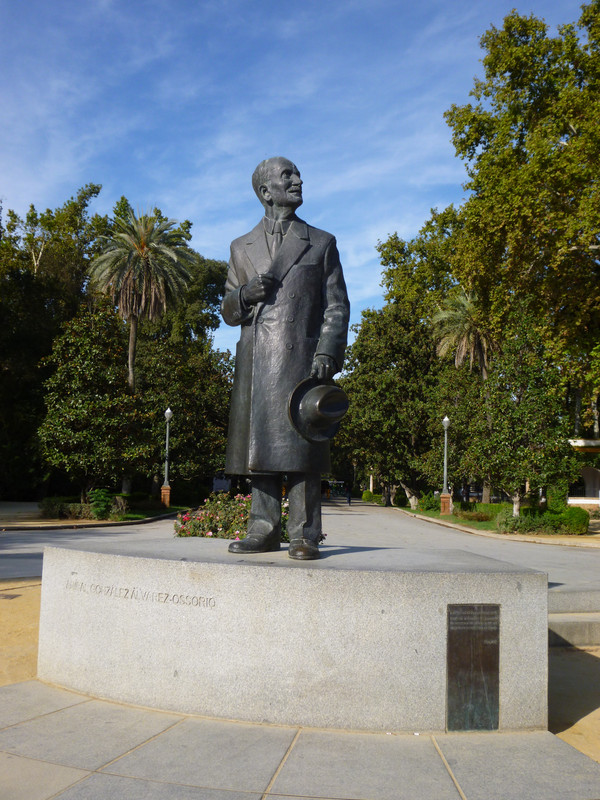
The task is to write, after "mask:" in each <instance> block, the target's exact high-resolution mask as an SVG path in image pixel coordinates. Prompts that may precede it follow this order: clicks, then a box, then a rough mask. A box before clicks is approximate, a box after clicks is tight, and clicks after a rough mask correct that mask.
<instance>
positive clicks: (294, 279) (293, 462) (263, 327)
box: [221, 218, 350, 475]
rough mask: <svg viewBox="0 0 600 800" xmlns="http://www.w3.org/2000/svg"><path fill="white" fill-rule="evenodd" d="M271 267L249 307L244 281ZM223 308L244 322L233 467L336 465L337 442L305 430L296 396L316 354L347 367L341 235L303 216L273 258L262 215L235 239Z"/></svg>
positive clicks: (244, 471) (229, 318)
mask: <svg viewBox="0 0 600 800" xmlns="http://www.w3.org/2000/svg"><path fill="white" fill-rule="evenodd" d="M266 272H273V274H276V275H277V276H278V277H279V279H280V280H279V281H278V283H277V284H276V287H275V288H274V289H273V291H272V293H271V295H270V296H269V297H267V298H266V300H265V301H264V302H262V303H259V304H257V305H256V306H252V307H246V306H245V305H244V304H243V303H242V301H241V298H240V290H241V288H242V286H244V285H246V284H247V283H249V282H250V281H251V280H252V278H254V277H255V276H256V275H259V274H263V273H266ZM221 311H222V314H223V319H224V320H225V322H226V323H227V324H228V325H240V326H241V333H240V341H239V342H238V345H237V349H236V360H235V375H234V382H233V394H232V400H231V412H230V418H229V434H228V439H227V456H226V466H225V471H226V472H227V473H229V474H237V475H250V474H252V473H253V472H254V473H269V472H313V473H314V472H328V471H329V469H330V464H329V442H320V443H311V442H308V441H307V440H306V439H304V438H303V437H302V436H300V434H299V433H298V432H297V431H296V429H295V428H294V427H293V425H292V423H291V422H290V419H289V417H288V402H289V398H290V394H291V393H292V391H293V390H294V388H295V387H296V386H297V384H298V383H299V382H300V381H302V380H303V379H304V378H307V377H309V375H310V371H311V366H312V362H313V358H314V356H315V355H316V354H322V355H327V356H330V357H331V358H333V359H334V360H335V362H336V364H337V366H338V368H339V369H341V367H342V362H343V359H344V350H345V348H346V341H347V335H348V320H349V316H350V305H349V302H348V295H347V293H346V284H345V282H344V276H343V273H342V267H341V264H340V258H339V254H338V251H337V247H336V242H335V238H334V237H333V236H332V235H331V234H330V233H326V232H325V231H321V230H319V229H318V228H313V227H312V226H310V225H307V224H306V222H303V221H302V220H299V219H297V218H296V219H294V220H293V221H292V223H291V225H290V227H289V230H288V232H287V233H286V235H285V237H284V239H283V243H282V245H281V247H280V249H279V252H278V253H277V254H276V256H275V259H274V260H273V259H272V258H271V255H270V253H269V249H268V245H267V239H266V234H265V230H264V225H263V222H262V220H261V222H260V223H259V224H258V225H257V226H256V227H255V228H254V229H253V230H252V231H250V233H248V234H246V236H241V237H240V238H239V239H236V240H235V241H234V242H232V244H231V260H230V262H229V272H228V275H227V283H226V287H225V297H224V298H223V303H222V306H221Z"/></svg>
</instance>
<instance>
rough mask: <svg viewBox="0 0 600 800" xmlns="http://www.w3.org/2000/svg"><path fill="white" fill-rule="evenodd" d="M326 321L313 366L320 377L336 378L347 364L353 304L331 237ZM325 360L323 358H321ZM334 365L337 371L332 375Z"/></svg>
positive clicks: (325, 286) (326, 275)
mask: <svg viewBox="0 0 600 800" xmlns="http://www.w3.org/2000/svg"><path fill="white" fill-rule="evenodd" d="M322 297H323V322H322V324H321V332H320V335H319V342H318V344H317V350H316V355H315V362H314V363H313V372H314V370H315V367H316V368H317V372H315V373H314V374H318V375H319V377H322V376H325V377H328V378H329V377H333V375H334V374H335V373H336V372H339V371H340V370H341V368H342V365H343V363H344V352H345V350H346V343H347V341H348V323H349V321H350V303H349V301H348V292H347V291H346V282H345V281H344V273H343V272H342V265H341V263H340V255H339V253H338V249H337V245H336V242H335V239H334V238H333V237H332V239H331V241H330V242H329V244H328V245H327V249H326V251H325V256H324V264H323V295H322ZM320 357H323V358H320ZM327 359H330V360H331V361H333V362H334V365H335V369H334V372H333V373H332V374H326V373H330V371H331V368H332V365H331V361H328V360H327Z"/></svg>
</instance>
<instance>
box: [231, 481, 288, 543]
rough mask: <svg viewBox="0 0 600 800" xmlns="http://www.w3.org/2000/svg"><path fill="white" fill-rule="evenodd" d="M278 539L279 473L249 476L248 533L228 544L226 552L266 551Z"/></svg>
mask: <svg viewBox="0 0 600 800" xmlns="http://www.w3.org/2000/svg"><path fill="white" fill-rule="evenodd" d="M280 542H281V475H279V474H277V473H273V474H271V475H253V476H252V505H251V508H250V519H249V520H248V533H247V534H246V536H245V538H244V539H240V541H239V542H237V541H236V542H232V543H231V544H230V545H229V552H230V553H267V552H271V551H273V550H279V548H280Z"/></svg>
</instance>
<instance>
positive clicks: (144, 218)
mask: <svg viewBox="0 0 600 800" xmlns="http://www.w3.org/2000/svg"><path fill="white" fill-rule="evenodd" d="M121 202H122V204H124V203H125V202H126V201H125V200H124V198H122V201H121ZM176 224H177V223H176V222H175V220H169V219H166V218H165V217H163V216H162V214H161V213H160V211H159V210H158V209H155V210H154V213H153V214H142V215H140V216H139V217H137V216H136V214H135V213H134V211H133V209H132V208H131V207H130V206H128V208H127V210H126V212H125V213H124V214H123V216H117V217H115V220H114V231H113V233H112V234H111V235H110V236H105V237H102V243H103V252H102V254H101V255H99V256H97V257H96V259H95V260H94V261H93V263H92V266H91V269H90V275H91V278H92V282H93V283H94V284H95V285H96V286H97V287H98V288H99V289H100V290H101V291H102V292H104V293H105V294H107V295H109V296H110V297H111V298H112V300H113V302H115V303H116V304H117V306H118V310H119V314H120V316H121V317H122V318H123V319H126V320H127V321H128V323H129V349H128V383H129V388H130V390H131V392H132V394H133V392H134V391H135V356H136V346H137V330H138V322H139V320H140V319H142V318H144V317H146V318H148V319H149V320H150V321H154V320H157V319H159V318H160V317H161V316H162V315H163V314H164V313H165V312H166V310H167V309H168V308H172V307H174V306H176V305H177V304H178V303H179V302H180V301H181V300H182V298H183V297H184V296H185V293H186V291H187V288H188V284H189V282H190V280H191V275H190V273H189V272H188V270H187V265H188V264H190V263H192V262H193V261H194V255H193V253H192V251H191V250H190V249H189V248H188V245H187V242H188V240H189V238H190V233H189V229H188V227H186V228H184V229H181V228H175V226H176Z"/></svg>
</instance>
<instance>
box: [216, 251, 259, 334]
mask: <svg viewBox="0 0 600 800" xmlns="http://www.w3.org/2000/svg"><path fill="white" fill-rule="evenodd" d="M243 290H244V284H243V283H241V281H240V276H239V273H238V269H237V267H236V263H235V257H234V252H233V248H232V250H231V258H230V259H229V269H228V271H227V280H226V281H225V295H224V296H223V301H222V302H221V315H222V317H223V319H224V320H225V322H226V323H227V324H228V325H241V324H242V322H245V321H246V320H247V319H250V318H251V317H252V313H253V309H252V307H251V306H248V305H247V304H246V303H245V302H244V298H243Z"/></svg>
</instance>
